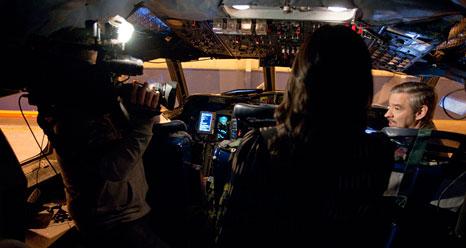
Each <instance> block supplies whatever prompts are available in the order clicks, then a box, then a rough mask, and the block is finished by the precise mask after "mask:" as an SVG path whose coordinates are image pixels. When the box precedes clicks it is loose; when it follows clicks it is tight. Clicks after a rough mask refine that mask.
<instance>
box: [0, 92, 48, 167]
mask: <svg viewBox="0 0 466 248" xmlns="http://www.w3.org/2000/svg"><path fill="white" fill-rule="evenodd" d="M21 94H23V93H18V94H14V95H11V96H6V97H2V98H0V116H1V117H0V128H1V129H2V132H3V133H4V134H5V136H6V138H7V139H8V142H9V143H10V145H11V147H12V148H13V151H14V152H15V155H16V158H17V159H18V161H20V162H21V163H22V162H25V161H27V160H29V159H31V158H33V157H36V156H38V155H39V154H40V151H41V149H40V148H39V146H38V145H37V144H36V141H35V140H34V137H33V135H32V134H31V131H30V130H29V128H28V126H27V124H26V121H25V120H24V118H23V116H22V114H21V111H20V108H19V105H18V101H19V100H18V99H19V97H20V96H21ZM21 107H22V109H23V114H24V117H25V119H26V120H27V122H28V123H29V126H30V127H31V130H32V132H33V133H34V135H35V137H36V138H37V141H38V142H39V144H41V146H42V149H45V147H47V144H48V139H47V136H45V135H44V132H43V131H42V129H41V128H40V127H39V125H38V124H37V121H36V117H37V111H36V109H35V107H34V106H30V105H29V104H28V101H27V99H25V98H22V99H21Z"/></svg>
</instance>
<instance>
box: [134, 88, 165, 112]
mask: <svg viewBox="0 0 466 248" xmlns="http://www.w3.org/2000/svg"><path fill="white" fill-rule="evenodd" d="M159 97H160V93H159V92H158V91H155V90H153V89H149V84H148V83H147V82H145V83H144V84H143V85H142V87H141V86H140V85H138V84H137V83H133V88H132V91H131V99H130V102H131V104H134V105H136V106H141V107H143V108H148V109H153V110H156V109H157V105H158V103H159Z"/></svg>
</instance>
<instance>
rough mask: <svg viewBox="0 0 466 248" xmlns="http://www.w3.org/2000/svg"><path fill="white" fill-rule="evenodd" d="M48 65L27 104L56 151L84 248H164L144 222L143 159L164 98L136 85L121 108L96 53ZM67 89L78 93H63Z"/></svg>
mask: <svg viewBox="0 0 466 248" xmlns="http://www.w3.org/2000/svg"><path fill="white" fill-rule="evenodd" d="M71 50H72V49H71ZM75 55H76V56H75ZM43 57H46V59H43V58H41V59H43V60H45V62H41V63H37V65H38V67H39V68H38V69H37V70H36V71H35V77H37V81H38V82H36V83H34V86H33V87H31V89H30V91H29V92H30V97H29V100H30V102H31V103H32V104H35V105H37V106H38V111H39V115H38V123H39V125H40V126H41V128H42V129H43V130H44V132H45V133H46V134H47V136H48V137H49V140H50V141H51V143H52V146H53V147H54V149H55V152H56V155H57V158H58V161H59V164H60V167H61V172H62V177H63V181H64V184H65V191H66V197H67V204H68V209H69V211H70V214H71V216H72V218H73V220H74V222H75V224H76V226H77V228H78V230H79V231H80V233H81V234H82V237H83V239H84V241H85V242H86V247H88V246H89V247H167V245H166V244H165V243H164V242H163V241H161V240H160V239H159V238H158V236H157V235H156V234H155V233H154V232H153V231H152V230H151V229H150V228H149V227H148V224H147V223H146V220H145V219H146V218H147V217H146V216H147V214H148V213H149V211H150V207H149V205H148V204H147V202H146V200H145V198H146V193H147V190H148V186H147V182H146V178H145V172H144V167H143V160H142V155H143V153H144V151H145V149H146V147H147V145H148V144H149V142H150V140H151V137H152V126H153V125H154V123H157V122H158V118H157V117H158V116H153V114H152V113H153V111H154V110H156V109H157V107H158V104H159V97H160V96H159V93H158V92H157V91H154V90H149V89H148V84H147V83H144V84H143V85H141V84H133V85H132V88H131V92H130V94H129V97H128V98H127V99H123V101H120V97H119V96H118V95H117V94H116V91H115V89H114V87H113V84H112V83H113V82H112V81H111V80H109V78H110V77H111V76H110V75H111V73H109V72H105V71H102V70H101V68H99V67H98V66H96V65H95V64H92V62H90V61H92V59H90V58H92V52H91V51H80V52H71V51H68V50H67V49H63V50H60V51H59V52H55V53H54V54H52V55H47V56H43ZM65 84H68V86H63V85H65ZM69 85H73V88H74V89H73V90H71V91H69V90H64V89H65V88H70V86H69ZM127 117H129V118H127Z"/></svg>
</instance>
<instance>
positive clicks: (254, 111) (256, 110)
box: [233, 103, 277, 119]
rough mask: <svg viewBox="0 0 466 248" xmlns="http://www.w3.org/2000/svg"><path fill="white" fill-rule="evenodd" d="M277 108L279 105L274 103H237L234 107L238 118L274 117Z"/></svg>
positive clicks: (234, 112) (235, 115)
mask: <svg viewBox="0 0 466 248" xmlns="http://www.w3.org/2000/svg"><path fill="white" fill-rule="evenodd" d="M275 108H277V105H273V104H260V105H254V104H247V103H237V104H235V107H234V108H233V116H234V117H236V118H248V117H252V118H256V119H273V118H274V117H273V114H274V112H275Z"/></svg>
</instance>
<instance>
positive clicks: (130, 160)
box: [89, 118, 154, 181]
mask: <svg viewBox="0 0 466 248" xmlns="http://www.w3.org/2000/svg"><path fill="white" fill-rule="evenodd" d="M153 124H154V121H153V120H152V119H136V118H134V119H132V120H131V123H130V126H129V129H128V130H127V131H126V132H124V133H118V132H116V134H115V136H116V139H113V138H109V137H102V135H98V134H97V135H94V136H97V137H98V138H96V139H92V140H91V144H90V147H92V149H93V151H91V152H92V153H94V161H89V162H90V163H91V164H92V163H97V164H98V165H97V166H98V170H99V171H98V173H99V174H100V175H101V176H102V177H103V178H105V179H107V180H110V181H119V180H123V179H125V178H126V177H127V176H128V174H129V173H130V172H131V171H132V170H133V168H134V167H135V166H137V165H138V164H139V163H142V155H143V154H144V152H145V150H146V148H147V146H148V145H149V142H150V140H151V138H152V126H153ZM103 128H107V127H103ZM98 131H99V130H98V129H97V130H94V131H93V132H94V134H95V133H97V132H98ZM104 132H105V131H104ZM108 140H110V141H109V142H108Z"/></svg>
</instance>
